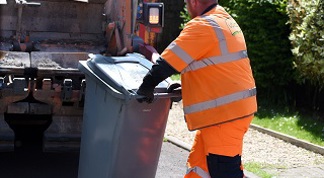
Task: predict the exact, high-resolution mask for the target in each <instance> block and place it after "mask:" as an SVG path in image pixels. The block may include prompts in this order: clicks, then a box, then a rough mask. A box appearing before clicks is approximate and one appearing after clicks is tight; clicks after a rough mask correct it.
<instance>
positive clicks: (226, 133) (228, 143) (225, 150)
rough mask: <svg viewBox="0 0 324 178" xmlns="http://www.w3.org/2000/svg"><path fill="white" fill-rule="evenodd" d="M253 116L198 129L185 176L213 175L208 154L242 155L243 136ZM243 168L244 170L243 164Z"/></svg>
mask: <svg viewBox="0 0 324 178" xmlns="http://www.w3.org/2000/svg"><path fill="white" fill-rule="evenodd" d="M253 117H254V116H253V115H252V116H248V117H246V118H243V119H238V120H235V121H231V122H227V123H224V124H219V125H215V126H211V127H207V128H204V129H201V130H198V131H197V132H196V136H195V140H194V143H193V146H192V148H191V151H190V154H189V157H188V161H187V166H188V170H187V174H186V175H185V176H184V177H185V178H196V177H197V178H198V177H199V178H205V177H206V178H209V177H211V176H210V174H209V171H208V165H207V156H208V155H209V154H215V155H222V156H228V157H234V156H237V155H239V156H241V155H242V147H243V137H244V134H245V133H246V132H247V130H248V128H249V126H250V123H251V121H252V119H253ZM241 170H243V167H242V166H241Z"/></svg>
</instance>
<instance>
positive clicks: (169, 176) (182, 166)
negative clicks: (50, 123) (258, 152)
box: [0, 137, 324, 178]
mask: <svg viewBox="0 0 324 178" xmlns="http://www.w3.org/2000/svg"><path fill="white" fill-rule="evenodd" d="M166 139H167V140H168V141H167V142H163V144H162V148H161V154H160V159H159V162H158V166H157V170H156V176H155V177H156V178H181V177H183V176H184V174H185V173H186V160H187V157H188V154H189V149H190V145H188V144H186V143H184V142H182V141H180V140H177V139H176V138H172V137H166ZM78 163H79V152H72V153H71V152H69V153H42V152H39V151H35V150H28V149H27V150H24V151H18V152H17V151H16V152H2V153H0V177H1V178H77V177H78ZM278 171H280V174H279V175H280V176H277V177H276V178H281V177H282V178H324V165H319V166H317V167H303V168H293V169H284V170H278ZM244 173H245V175H246V176H247V177H248V178H258V176H256V175H255V174H253V173H251V172H248V171H246V170H244ZM133 178H137V177H136V175H134V177H133Z"/></svg>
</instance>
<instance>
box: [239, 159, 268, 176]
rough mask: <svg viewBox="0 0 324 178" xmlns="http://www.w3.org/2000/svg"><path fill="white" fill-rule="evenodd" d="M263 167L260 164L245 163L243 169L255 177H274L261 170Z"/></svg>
mask: <svg viewBox="0 0 324 178" xmlns="http://www.w3.org/2000/svg"><path fill="white" fill-rule="evenodd" d="M265 167H266V166H265V165H262V164H260V163H254V162H251V163H245V164H244V169H246V170H247V171H249V172H252V173H254V174H256V175H258V176H259V177H261V178H272V177H274V175H272V174H269V173H267V172H266V171H264V170H262V168H265Z"/></svg>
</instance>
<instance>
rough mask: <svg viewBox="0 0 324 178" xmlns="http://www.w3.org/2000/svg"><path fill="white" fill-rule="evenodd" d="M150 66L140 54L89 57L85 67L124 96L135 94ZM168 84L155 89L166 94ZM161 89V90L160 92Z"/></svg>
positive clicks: (163, 83) (162, 83)
mask: <svg viewBox="0 0 324 178" xmlns="http://www.w3.org/2000/svg"><path fill="white" fill-rule="evenodd" d="M151 66H152V64H151V63H149V62H148V61H147V59H145V58H144V57H143V56H142V55H140V54H136V53H134V54H128V55H126V56H119V57H107V56H102V55H99V54H97V55H90V59H89V60H88V61H87V67H89V68H90V69H91V71H93V73H95V74H96V75H97V76H98V77H99V78H100V79H102V80H103V81H104V82H105V83H106V84H108V85H110V86H111V87H113V88H114V89H115V90H117V91H119V92H121V93H123V94H124V95H132V94H135V92H136V90H137V89H138V87H139V86H140V84H141V83H142V81H143V78H144V76H145V74H146V73H147V72H148V71H149V69H150V68H151ZM168 85H169V83H168V82H165V81H163V82H161V83H160V84H159V85H158V86H157V87H156V89H157V90H159V92H166V88H167V86H168ZM161 89H162V90H161Z"/></svg>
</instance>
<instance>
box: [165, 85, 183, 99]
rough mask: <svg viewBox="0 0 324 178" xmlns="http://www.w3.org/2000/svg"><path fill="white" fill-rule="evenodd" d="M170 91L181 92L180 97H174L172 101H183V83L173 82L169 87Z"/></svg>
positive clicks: (168, 90)
mask: <svg viewBox="0 0 324 178" xmlns="http://www.w3.org/2000/svg"><path fill="white" fill-rule="evenodd" d="M167 92H168V93H177V94H180V96H179V97H172V98H171V101H173V102H179V101H181V99H182V97H181V84H179V83H173V84H171V85H170V86H169V87H168V89H167Z"/></svg>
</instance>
